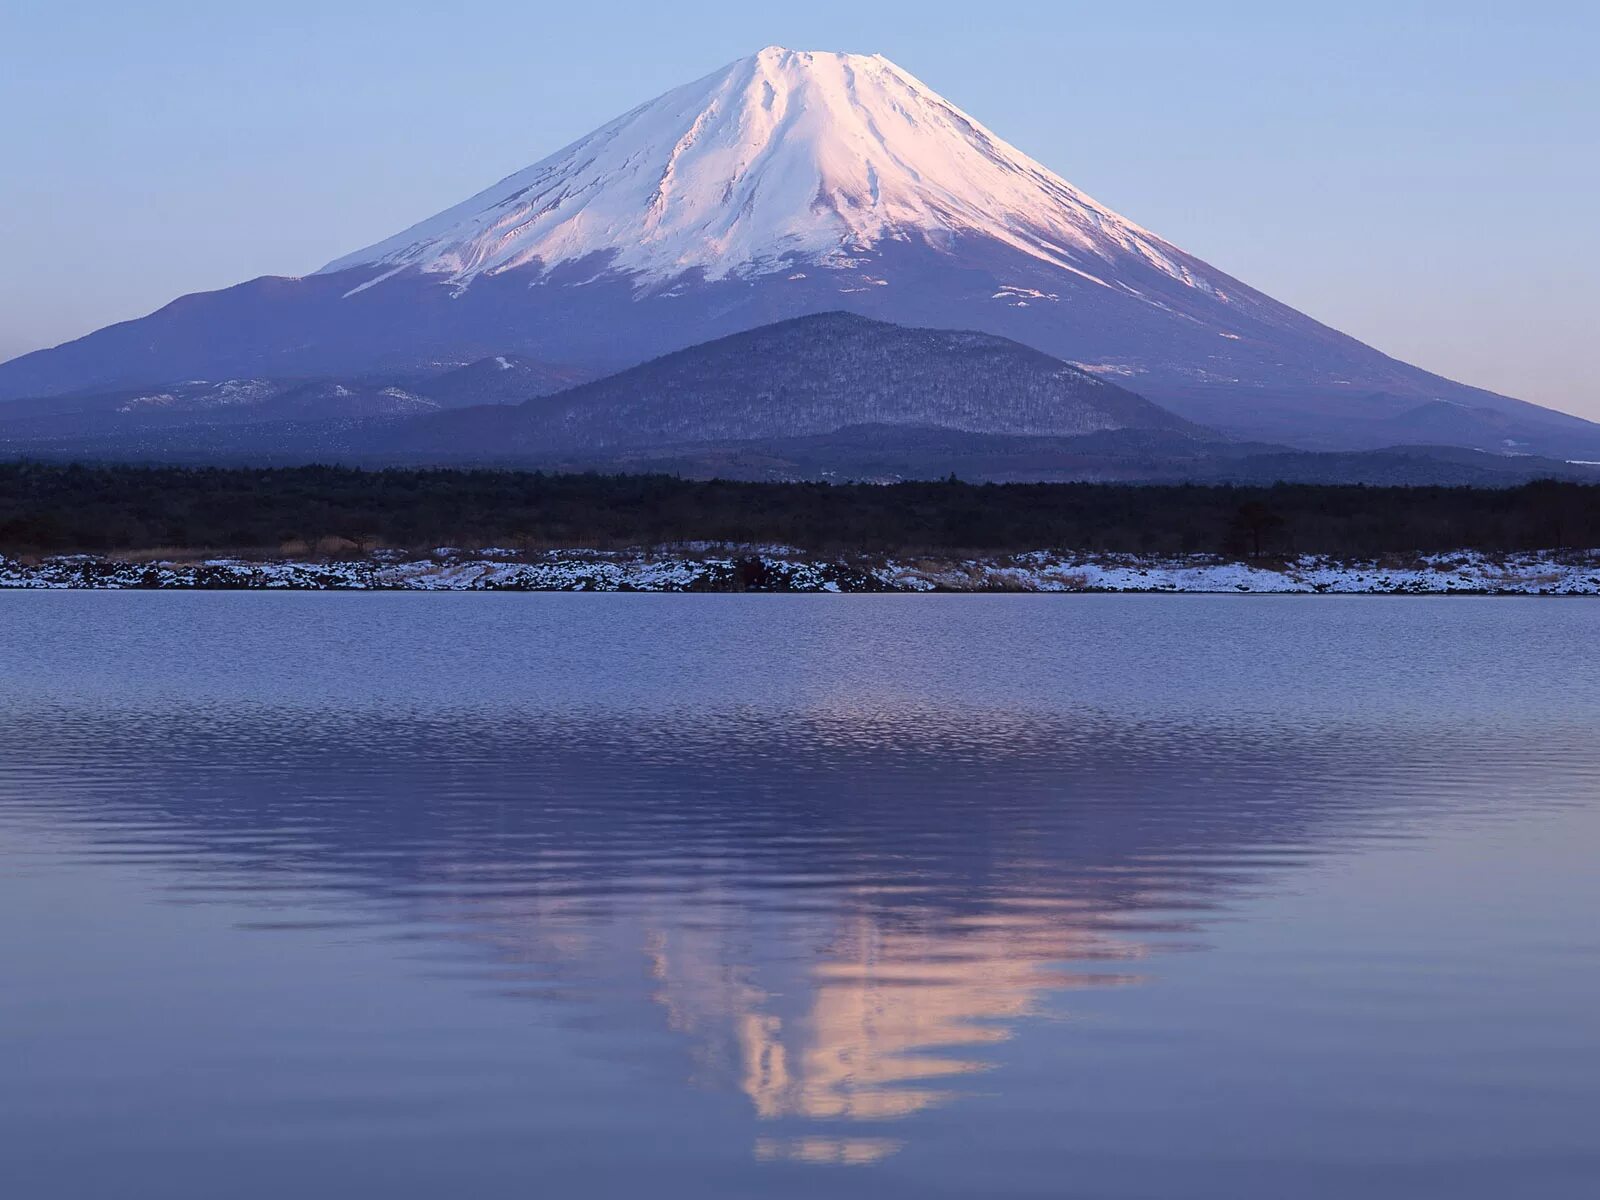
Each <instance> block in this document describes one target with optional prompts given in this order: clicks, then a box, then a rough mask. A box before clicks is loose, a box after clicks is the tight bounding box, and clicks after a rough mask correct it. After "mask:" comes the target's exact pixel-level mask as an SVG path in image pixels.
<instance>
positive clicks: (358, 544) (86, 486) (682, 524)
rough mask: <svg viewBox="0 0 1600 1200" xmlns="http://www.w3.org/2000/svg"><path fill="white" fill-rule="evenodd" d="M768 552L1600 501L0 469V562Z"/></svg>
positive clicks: (1296, 534)
mask: <svg viewBox="0 0 1600 1200" xmlns="http://www.w3.org/2000/svg"><path fill="white" fill-rule="evenodd" d="M694 542H737V543H771V544H782V545H786V546H795V547H799V548H800V549H802V550H807V551H812V552H816V553H834V554H837V553H864V554H875V553H884V554H888V553H893V554H905V553H914V552H917V551H929V552H940V553H951V552H958V551H973V552H981V553H990V554H995V553H1008V552H1013V551H1021V550H1032V549H1042V548H1052V549H1068V550H1078V551H1090V552H1113V553H1141V554H1194V553H1211V554H1222V555H1229V556H1236V557H1246V558H1252V557H1253V558H1260V557H1274V556H1289V555H1296V554H1307V553H1311V554H1329V555H1337V556H1344V557H1373V556H1377V555H1381V554H1395V553H1417V552H1429V551H1439V550H1457V549H1460V550H1482V551H1511V550H1543V549H1558V548H1572V547H1583V548H1592V547H1600V486H1593V485H1585V484H1577V483H1570V482H1557V481H1543V482H1536V483H1529V484H1526V485H1524V486H1521V487H1514V488H1468V487H1363V486H1355V485H1352V486H1327V485H1314V484H1278V485H1274V486H1270V487H1248V486H1209V485H1200V484H1184V485H1171V486H1167V485H1145V484H1091V483H1049V484H1018V483H1012V484H969V483H962V482H958V481H955V480H953V479H952V480H949V481H945V482H907V483H897V484H890V485H877V484H824V483H738V482H729V481H722V480H687V479H679V478H675V477H671V476H666V475H598V474H545V473H540V472H517V471H492V470H398V469H390V470H372V471H366V470H358V469H354V468H346V467H326V466H312V467H293V468H243V467H135V466H98V465H95V466H84V465H60V464H52V463H37V462H14V463H8V464H0V553H6V554H11V555H19V554H21V555H26V554H41V553H63V552H90V553H114V552H116V551H122V550H138V549H146V548H162V547H170V548H175V549H191V550H209V551H256V552H268V553H282V552H285V551H286V549H288V548H294V549H297V550H300V551H301V552H315V550H316V549H317V548H318V547H322V548H324V549H326V548H327V547H329V546H330V545H337V547H338V548H339V549H340V550H341V551H343V552H348V551H350V550H352V549H354V550H357V551H362V550H370V549H376V548H379V547H385V548H397V549H403V550H415V551H423V550H426V549H430V548H432V547H434V546H444V545H450V546H460V547H467V548H473V547H483V546H506V547H513V548H522V549H529V550H533V549H541V548H545V547H556V546H566V547H574V546H584V547H593V548H597V549H611V548H619V547H623V546H636V545H673V544H684V543H694Z"/></svg>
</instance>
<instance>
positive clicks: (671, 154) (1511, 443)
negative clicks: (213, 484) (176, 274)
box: [0, 47, 1600, 459]
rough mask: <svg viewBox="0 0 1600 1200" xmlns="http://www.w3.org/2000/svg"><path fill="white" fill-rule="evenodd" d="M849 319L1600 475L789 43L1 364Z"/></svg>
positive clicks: (881, 74)
mask: <svg viewBox="0 0 1600 1200" xmlns="http://www.w3.org/2000/svg"><path fill="white" fill-rule="evenodd" d="M1374 286H1381V285H1380V284H1375V285H1374ZM837 310H847V311H850V312H853V313H856V314H858V315H860V316H865V317H869V318H873V319H876V320H879V321H888V322H892V323H895V324H899V325H905V326H915V327H921V328H933V329H951V330H976V331H979V332H983V333H988V334H994V335H998V336H1000V337H1004V338H1008V339H1011V340H1013V341H1016V342H1020V343H1022V344H1023V345H1026V346H1029V347H1032V348H1033V349H1035V350H1039V351H1042V352H1043V353H1045V354H1048V355H1050V356H1052V357H1054V358H1057V359H1061V360H1064V361H1066V362H1070V363H1074V364H1077V365H1078V366H1081V367H1082V368H1083V369H1084V370H1086V371H1088V372H1090V373H1091V374H1094V375H1097V376H1098V377H1100V378H1102V379H1104V380H1106V381H1108V382H1111V383H1115V384H1117V385H1119V386H1120V387H1122V388H1126V389H1128V390H1130V391H1133V392H1137V393H1139V394H1141V395H1143V396H1145V397H1147V398H1148V399H1150V400H1151V401H1153V402H1155V403H1157V404H1159V405H1161V406H1163V407H1166V408H1168V409H1171V410H1172V411H1174V412H1176V413H1177V414H1179V415H1180V416H1181V417H1183V418H1185V419H1187V420H1190V421H1194V422H1198V423H1201V424H1204V425H1208V426H1212V427H1215V428H1218V429H1222V430H1224V431H1227V432H1229V433H1231V434H1234V435H1237V436H1240V437H1245V438H1253V439H1260V440H1267V441H1274V442H1284V443H1289V444H1292V445H1295V446H1299V447H1303V448H1309V449H1365V448H1371V447H1377V446H1385V445H1391V444H1395V443H1398V442H1423V441H1430V440H1431V441H1437V440H1438V439H1439V438H1440V436H1441V435H1442V434H1443V435H1445V436H1448V439H1449V440H1450V441H1451V442H1452V443H1453V444H1456V445H1461V446H1469V447H1473V448H1476V449H1481V450H1486V451H1490V452H1494V453H1502V454H1503V453H1516V454H1528V453H1534V454H1544V455H1550V456H1553V457H1558V458H1577V459H1594V458H1600V427H1597V426H1595V425H1592V424H1590V423H1589V422H1586V421H1582V420H1579V419H1578V418H1576V417H1570V416H1567V415H1565V414H1562V413H1556V412H1552V411H1550V410H1547V409H1542V408H1538V407H1536V406H1534V405H1531V404H1525V403H1523V402H1521V401H1518V400H1513V399H1510V398H1508V397H1505V396H1499V395H1495V394H1493V393H1490V392H1485V391H1481V390H1478V389H1475V388H1472V387H1468V386H1465V385H1462V384H1459V383H1455V382H1453V381H1451V380H1447V379H1442V378H1440V377H1439V376H1437V375H1432V374H1429V373H1428V372H1426V371H1423V370H1420V369H1418V368H1416V367H1412V366H1409V365H1407V364H1405V363H1402V362H1398V361H1396V360H1395V359H1392V358H1389V357H1388V356H1386V355H1384V354H1381V353H1380V352H1378V351H1377V350H1374V349H1372V348H1371V347H1370V346H1366V345H1363V344H1362V343H1360V342H1358V341H1356V340H1355V339H1354V338H1350V337H1347V336H1346V335H1344V334H1342V333H1339V332H1338V331H1337V330H1334V329H1330V328H1328V327H1327V326H1325V325H1322V324H1320V323H1318V322H1317V321H1315V320H1313V319H1312V318H1310V317H1307V316H1305V315H1304V314H1302V313H1299V312H1296V311H1295V310H1294V309H1292V308H1289V307H1288V306H1287V305H1284V304H1281V303H1279V302H1278V301H1276V300H1273V299H1272V298H1271V297H1269V296H1266V295H1264V294H1262V293H1261V292H1259V291H1256V290H1255V289H1253V288H1251V287H1249V286H1247V285H1246V284H1244V283H1242V282H1240V281H1238V280H1236V279H1233V278H1231V277H1229V276H1228V275H1226V274H1224V273H1223V272H1222V271H1220V270H1218V269H1217V268H1215V267H1213V266H1210V265H1209V264H1207V263H1205V262H1202V261H1201V260H1199V259H1197V258H1195V257H1194V256H1193V255H1190V254H1187V253H1185V252H1184V251H1182V250H1180V249H1179V248H1177V247H1176V246H1173V245H1171V244H1170V243H1168V242H1166V241H1164V240H1163V239H1161V238H1159V237H1157V236H1156V235H1155V234H1153V233H1150V232H1149V231H1147V230H1145V229H1142V228H1141V227H1140V226H1138V225H1136V224H1135V223H1134V222H1132V221H1130V220H1128V219H1126V218H1125V217H1122V216H1119V215H1118V214H1117V213H1115V212H1112V211H1111V210H1110V209H1108V208H1106V207H1105V206H1104V205H1102V204H1099V203H1096V202H1095V201H1094V200H1092V199H1090V198H1089V197H1088V196H1086V195H1085V194H1084V193H1083V192H1081V191H1079V190H1078V189H1077V188H1075V187H1073V186H1072V185H1071V184H1069V183H1068V182H1066V181H1065V180H1064V179H1062V178H1060V177H1059V176H1058V175H1056V174H1055V173H1054V172H1052V171H1050V170H1049V169H1047V168H1046V167H1044V166H1042V165H1041V164H1039V163H1038V162H1035V161H1034V160H1033V159H1031V158H1029V157H1028V156H1027V155H1025V154H1023V153H1022V152H1021V151H1020V150H1018V149H1016V148H1015V147H1013V146H1011V145H1009V144H1008V143H1007V142H1005V141H1004V140H1002V139H1001V138H1000V137H999V136H997V135H996V134H994V133H991V132H990V131H989V130H988V129H986V128H985V127H984V126H983V125H982V124H980V123H979V122H978V121H977V120H976V119H975V118H973V117H971V116H969V115H968V114H966V113H965V112H963V111H962V110H961V109H959V108H957V107H956V106H955V105H954V104H952V103H950V102H949V101H947V100H945V99H944V98H943V97H941V96H940V95H939V94H938V93H936V92H935V91H934V90H933V89H932V88H930V87H928V86H927V85H926V84H924V83H922V82H921V81H919V80H918V79H917V78H915V77H914V76H912V75H911V74H909V73H908V72H906V71H905V70H903V69H901V68H900V67H898V66H896V65H895V64H894V63H892V62H889V61H888V60H887V59H885V58H882V57H880V56H875V55H874V56H863V55H852V54H832V53H811V52H803V51H793V50H785V49H781V48H779V47H769V48H767V49H765V50H762V51H761V52H760V53H758V54H755V55H752V56H751V57H749V58H745V59H741V60H740V61H738V62H736V63H733V64H731V65H729V66H727V67H724V68H723V69H721V70H719V71H716V72H714V73H713V74H711V75H708V76H706V77H705V78H703V79H700V80H697V81H696V82H694V83H691V84H687V85H686V86H684V87H680V88H677V89H675V90H674V91H671V92H668V93H667V94H666V95H664V96H661V97H659V98H657V99H655V100H652V101H650V102H649V103H647V104H644V105H641V106H640V107H638V108H635V109H633V110H632V111H630V112H628V113H625V114H624V115H622V116H621V117H618V118H617V119H616V120H614V121H612V122H610V123H609V124H607V125H605V126H604V127H602V128H601V129H598V130H596V131H595V132H594V133H592V134H590V135H589V136H587V137H585V138H581V139H580V140H578V141H577V142H574V143H573V144H572V145H570V146H568V147H567V148H565V149H564V150H561V151H559V152H558V153H556V154H554V155H552V156H551V157H549V158H546V159H544V160H542V161H540V162H538V163H536V164H534V165H533V166H531V167H528V168H527V169H525V170H523V171H519V172H517V173H516V174H514V175H511V176H509V177H508V178H506V179H504V180H502V181H501V182H500V183H497V184H495V185H494V186H493V187H491V188H489V189H487V190H486V191H483V192H480V193H478V194H477V195H476V196H473V197H472V198H471V199H469V200H467V201H465V202H463V203H462V204H459V205H456V206H455V207H454V208H451V209H448V210H446V211H445V212H442V213H440V214H438V215H437V216H434V217H431V218H429V219H427V220H425V221H422V222H420V223H419V224H417V225H414V226H412V227H411V228H410V229H407V230H405V231H404V232H402V233H399V234H397V235H395V236H394V237H392V238H388V239H386V240H384V241H381V242H378V243H377V244H375V245H373V246H370V247H368V248H367V249H365V250H361V251H358V252H356V253H354V254H351V255H347V256H346V257H343V258H340V259H337V260H336V261H334V262H331V263H329V264H328V265H327V266H326V267H324V268H323V269H322V270H321V271H319V272H316V273H315V274H312V275H308V276H305V277H301V278H277V277H269V278H263V279H257V280H252V281H250V282H248V283H244V284H240V285H239V286H237V287H233V288H229V289H226V290H224V291H220V292H212V293H206V294H201V295H194V296H186V297H183V298H182V299H180V300H177V301H174V302H173V303H172V304H170V305H168V306H167V307H166V308H163V309H161V310H160V311H158V312H155V313H152V314H151V315H150V316H148V317H145V318H143V319H141V320H138V321H131V322H126V323H124V324H121V325H114V326H110V327H108V328H106V329H103V330H101V331H99V332H97V333H93V334H90V335H89V336H87V337H84V338H80V339H78V340H77V341H75V342H70V343H68V344H66V345H64V346H59V347H56V348H55V349H53V350H45V351H40V352H38V353H35V354H30V355H25V356H23V357H22V358H19V359H16V360H13V361H12V362H10V363H6V364H3V365H0V400H3V399H7V398H16V397H48V396H52V395H59V394H62V393H68V392H86V391H92V390H98V391H110V390H113V389H117V388H125V387H147V386H151V385H162V384H165V383H168V382H170V381H176V380H192V379H197V378H203V379H213V380H215V379H239V378H284V377H301V378H303V377H306V376H313V375H320V376H324V377H326V376H329V375H337V376H341V377H349V376H352V375H372V374H376V373H390V374H393V373H397V372H398V373H406V372H428V371H437V370H439V369H442V368H446V367H449V366H456V365H460V364H463V363H468V362H474V361H480V360H485V359H489V358H496V357H500V356H507V355H511V356H525V357H526V358H528V359H531V360H535V361H538V362H544V363H560V364H566V365H568V366H570V367H571V368H573V369H575V370H577V371H579V372H580V373H583V374H586V375H588V376H597V375H602V374H606V373H610V372H614V371H618V370H623V369H626V368H629V367H632V366H635V365H637V364H639V363H641V362H644V361H646V360H649V359H652V358H655V357H658V356H660V355H663V354H668V353H671V352H674V351H677V350H681V349H684V348H686V347H689V346H692V345H697V344H700V343H704V342H707V341H710V340H713V339H716V338H721V337H726V336H728V335H730V334H734V333H739V332H741V331H744V330H749V329H754V328H757V327H760V326H765V325H769V324H772V323H774V322H779V321H785V320H789V319H791V318H795V317H801V316H806V315H809V314H816V313H824V312H830V311H837Z"/></svg>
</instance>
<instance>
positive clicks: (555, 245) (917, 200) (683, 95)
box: [322, 46, 1214, 291]
mask: <svg viewBox="0 0 1600 1200" xmlns="http://www.w3.org/2000/svg"><path fill="white" fill-rule="evenodd" d="M953 235H954V236H962V235H976V236H981V237H986V238H990V239H994V240H996V241H999V242H1002V243H1004V244H1006V245H1008V246H1011V247H1013V248H1014V249H1016V250H1020V251H1022V252H1024V253H1026V254H1028V255H1030V256H1032V257H1034V258H1037V259H1040V260H1043V261H1045V262H1048V263H1051V264H1053V265H1055V266H1057V267H1061V268H1064V269H1066V270H1069V271H1073V272H1076V273H1077V274H1080V275H1084V276H1087V277H1089V278H1090V279H1093V280H1094V281H1095V282H1097V283H1099V282H1106V281H1105V280H1103V279H1102V278H1101V277H1100V275H1099V274H1097V272H1096V265H1097V263H1102V262H1113V261H1115V260H1116V259H1117V258H1119V257H1122V256H1125V255H1130V254H1131V255H1135V256H1137V257H1139V258H1141V259H1142V260H1144V261H1145V262H1146V263H1147V264H1149V265H1151V266H1153V267H1155V268H1157V269H1158V270H1161V271H1163V272H1164V273H1166V274H1168V275H1171V276H1172V277H1173V278H1176V279H1180V280H1181V281H1182V282H1184V283H1187V284H1190V285H1192V286H1199V287H1202V288H1204V289H1205V290H1207V291H1213V290H1214V288H1213V285H1211V284H1210V282H1209V281H1206V280H1201V279H1197V278H1195V277H1194V276H1193V272H1192V268H1191V267H1189V266H1188V265H1187V264H1185V263H1183V262H1181V261H1180V259H1182V258H1183V257H1184V256H1182V255H1181V254H1179V252H1177V251H1175V250H1174V249H1173V248H1172V247H1170V246H1168V245H1167V244H1166V243H1164V242H1162V241H1161V240H1160V239H1159V238H1157V237H1155V236H1154V235H1152V234H1150V233H1148V232H1147V231H1145V230H1143V229H1140V228H1139V227H1138V226H1136V225H1134V224H1133V223H1132V222H1130V221H1128V220H1126V219H1124V218H1123V217H1120V216H1118V215H1117V214H1116V213H1114V212H1112V211H1111V210H1110V209H1107V208H1105V207H1104V206H1103V205H1100V204H1097V203H1096V202H1095V201H1093V200H1091V199H1090V198H1089V197H1087V196H1085V195H1084V194H1083V193H1082V192H1080V191H1078V190H1077V189H1076V188H1074V187H1073V186H1072V185H1071V184H1069V183H1067V182H1066V181H1065V180H1063V179H1061V178H1060V177H1059V176H1057V175H1055V174H1053V173H1052V172H1051V171H1049V170H1048V169H1046V168H1045V167H1043V166H1041V165H1040V164H1039V163H1037V162H1035V161H1034V160H1033V159H1031V158H1029V157H1028V156H1027V155H1025V154H1023V153H1022V152H1021V151H1019V150H1017V149H1016V148H1015V147H1013V146H1011V145H1009V144H1008V143H1006V142H1005V141H1003V140H1002V139H1000V138H999V137H997V136H996V135H995V134H993V133H991V132H990V131H989V130H987V129H986V128H984V126H983V125H981V124H980V123H979V122H978V121H977V120H975V119H974V118H973V117H971V116H969V115H968V114H966V113H965V112H963V111H961V110H960V109H959V108H957V107H956V106H955V105H953V104H951V103H950V102H948V101H947V100H945V99H943V98H942V97H941V96H939V95H938V94H937V93H936V92H934V91H933V90H932V89H931V88H929V87H928V86H927V85H926V84H924V83H922V82H921V81H919V80H918V79H916V78H915V77H914V76H912V75H911V74H909V73H908V72H906V71H904V70H902V69H901V68H900V67H898V66H896V65H895V64H894V63H892V62H890V61H889V60H888V59H886V58H884V57H882V56H881V55H870V56H869V55H856V54H837V53H814V52H808V51H795V50H786V49H783V48H782V47H778V46H769V47H767V48H766V49H764V50H762V51H761V52H759V53H758V54H755V55H752V56H751V57H749V58H745V59H741V60H740V61H738V62H735V63H732V64H731V65H729V66H727V67H725V68H723V69H722V70H720V71H717V72H714V73H713V74H711V75H708V76H706V77H705V78H703V79H700V80H697V81H696V82H694V83H691V84H688V85H686V86H684V87H680V88H677V89H675V90H673V91H670V92H668V93H666V94H665V95H663V96H660V97H658V98H657V99H655V100H652V101H650V102H649V103H647V104H644V105H641V106H640V107H638V108H636V109H634V110H633V111H631V112H629V113H626V114H624V115H623V116H621V117H619V118H618V119H616V120H615V121H612V122H611V123H610V124H608V125H606V126H604V127H603V128H601V129H599V130H596V131H595V132H594V133H592V134H590V135H589V136H587V137H585V138H582V139H581V140H579V141H577V142H574V143H573V144H572V145H570V146H568V147H567V148H566V149H564V150H561V151H559V152H558V153H556V154H554V155H552V156H551V157H549V158H547V159H545V160H543V161H542V162H539V163H536V164H534V165H533V166H531V167H528V168H527V169H525V170H523V171H519V172H517V173H516V174H514V175H511V176H509V177H508V178H506V179H503V180H501V181H500V182H499V183H497V184H495V185H494V186H493V187H491V188H489V189H487V190H486V191H483V192H480V193H479V194H478V195H476V196H474V197H472V198H471V199H469V200H467V201H465V202H464V203H462V204H459V205H457V206H455V207H454V208H451V209H448V210H447V211H445V212H442V213H440V214H439V215H437V216H435V217H432V218H430V219H429V220H426V221H423V222H421V223H420V224H417V225H415V226H413V227H412V228H410V229H408V230H406V231H404V232H403V233H400V234H398V235H397V236H395V237H393V238H390V239H388V240H387V241H383V242H379V243H378V244H377V245H374V246H371V247H368V248H367V249H365V250H362V251H359V252H357V253H355V254H352V255H349V256H347V257H345V258H341V259H339V260H337V261H336V262H333V263H330V264H329V265H328V266H326V267H324V268H323V271H322V273H328V272H334V271H341V270H345V269H348V268H352V267H358V266H387V267H390V268H392V269H394V270H401V269H404V268H408V267H410V268H417V269H420V270H422V271H424V272H427V273H430V274H438V275H442V276H445V277H447V278H448V279H450V280H452V281H454V282H456V283H458V284H460V285H465V284H467V283H469V282H470V281H471V280H472V279H473V278H475V277H477V276H479V275H482V274H496V273H499V272H503V271H509V270H514V269H517V268H533V269H536V270H537V269H548V268H550V267H553V266H555V265H557V264H559V263H563V262H569V261H573V260H576V259H581V258H584V257H586V256H589V255H594V254H601V255H607V256H610V266H611V267H612V268H614V269H617V270H621V271H626V272H630V273H633V274H634V275H636V276H637V277H638V278H639V280H640V282H641V283H642V284H648V283H651V282H660V281H665V280H669V279H673V278H676V277H678V276H681V275H683V274H684V273H686V272H690V271H696V270H698V271H700V272H703V274H704V276H705V277H706V278H708V279H722V278H727V277H729V276H750V275H759V274H768V273H772V272H776V271H779V270H783V269H785V268H786V267H788V266H792V265H793V263H794V262H795V261H796V260H799V261H812V262H821V263H838V262H843V261H846V260H848V258H849V257H850V255H851V254H852V252H860V251H863V250H866V249H869V248H871V247H873V246H876V245H878V244H880V243H882V242H885V241H890V240H906V239H909V238H912V237H920V238H922V239H924V240H927V241H930V242H932V243H934V244H938V243H939V241H940V240H941V239H948V238H950V237H951V236H953ZM374 282H375V281H374ZM1107 286H1112V285H1111V284H1109V283H1107Z"/></svg>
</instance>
